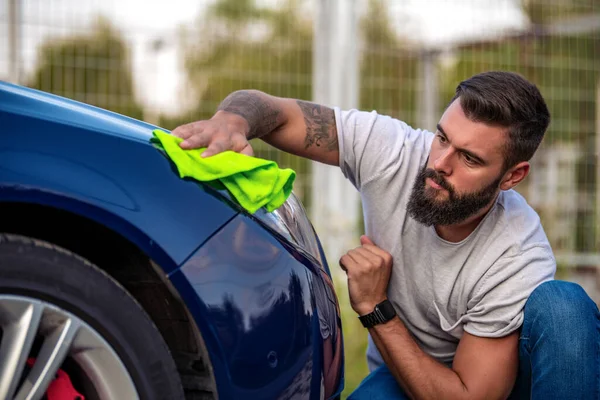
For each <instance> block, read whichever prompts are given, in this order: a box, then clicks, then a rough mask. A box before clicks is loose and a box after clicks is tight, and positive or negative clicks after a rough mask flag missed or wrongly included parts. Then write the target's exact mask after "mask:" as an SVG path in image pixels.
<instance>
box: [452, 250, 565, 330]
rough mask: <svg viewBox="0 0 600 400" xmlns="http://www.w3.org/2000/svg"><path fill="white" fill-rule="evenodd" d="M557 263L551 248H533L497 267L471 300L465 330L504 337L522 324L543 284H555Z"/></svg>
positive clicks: (486, 276)
mask: <svg viewBox="0 0 600 400" xmlns="http://www.w3.org/2000/svg"><path fill="white" fill-rule="evenodd" d="M555 271H556V263H555V260H554V256H553V255H552V252H551V249H549V248H548V245H543V244H541V245H534V246H532V247H530V248H529V249H527V250H524V251H522V252H521V253H519V254H518V255H515V256H512V257H507V258H506V259H503V260H502V261H499V262H498V263H496V264H495V265H494V266H493V267H492V268H491V269H490V271H488V273H487V274H486V275H485V276H484V277H483V278H482V282H481V284H480V285H477V286H478V289H476V290H477V291H476V293H475V295H474V296H473V297H472V298H471V299H469V301H468V304H467V313H466V315H465V316H464V317H463V318H462V320H463V322H464V325H463V329H464V331H465V332H468V333H470V334H472V335H474V336H482V337H490V338H496V337H502V336H506V335H508V334H510V333H512V332H514V331H515V330H517V329H519V328H520V327H521V325H522V324H523V315H524V314H523V308H524V306H525V303H526V301H527V298H528V297H529V295H530V294H531V293H532V292H533V290H534V289H535V288H536V287H537V286H539V285H540V284H542V283H544V282H546V281H549V280H552V279H553V278H554V273H555Z"/></svg>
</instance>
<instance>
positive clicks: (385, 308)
mask: <svg viewBox="0 0 600 400" xmlns="http://www.w3.org/2000/svg"><path fill="white" fill-rule="evenodd" d="M377 308H379V311H380V312H381V314H382V315H383V317H384V318H385V321H389V320H390V319H392V318H394V317H395V316H396V310H395V309H394V306H393V305H392V303H391V302H390V301H389V300H386V301H383V302H381V303H379V304H378V305H377Z"/></svg>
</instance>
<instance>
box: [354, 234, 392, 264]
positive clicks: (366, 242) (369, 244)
mask: <svg viewBox="0 0 600 400" xmlns="http://www.w3.org/2000/svg"><path fill="white" fill-rule="evenodd" d="M360 243H361V244H362V247H363V248H365V249H367V250H369V251H370V252H372V253H374V254H376V255H378V256H379V257H381V258H382V259H383V260H384V261H385V262H386V263H388V264H389V263H391V262H392V255H391V254H390V253H388V252H387V251H385V250H383V249H382V248H381V247H378V246H376V245H375V244H374V243H373V241H372V240H371V239H369V237H368V236H366V235H362V236H361V237H360Z"/></svg>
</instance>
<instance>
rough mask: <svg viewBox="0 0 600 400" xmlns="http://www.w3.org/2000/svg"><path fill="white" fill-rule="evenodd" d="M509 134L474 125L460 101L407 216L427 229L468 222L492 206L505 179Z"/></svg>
mask: <svg viewBox="0 0 600 400" xmlns="http://www.w3.org/2000/svg"><path fill="white" fill-rule="evenodd" d="M506 140H507V134H506V128H502V127H493V126H489V125H485V124H483V123H480V122H473V121H471V120H469V119H468V118H467V117H466V116H465V114H464V112H463V111H462V108H461V106H460V102H459V100H458V99H457V100H455V101H454V102H453V103H452V104H451V105H450V106H449V107H448V108H447V109H446V112H445V113H444V115H442V118H441V119H440V122H439V124H438V129H437V132H436V134H435V138H434V140H433V144H432V146H431V152H430V153H429V158H428V160H427V163H426V164H425V165H424V166H423V168H422V169H421V171H420V173H419V175H418V176H417V178H416V179H415V182H414V186H413V188H412V192H411V196H410V200H409V203H408V212H409V214H410V215H411V216H412V217H413V218H415V219H416V220H417V221H419V222H421V223H423V224H425V225H454V224H458V223H461V222H464V221H465V220H467V219H468V218H469V217H471V216H473V215H475V214H477V212H478V211H481V210H482V209H483V208H484V207H486V206H487V205H489V204H490V203H491V201H492V200H493V199H494V198H495V196H496V194H497V193H498V190H499V187H500V184H501V182H502V178H503V175H504V169H503V167H504V164H503V163H504V156H503V153H502V149H503V147H504V145H505V143H506Z"/></svg>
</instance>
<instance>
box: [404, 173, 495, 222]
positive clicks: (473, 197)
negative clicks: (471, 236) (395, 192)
mask: <svg viewBox="0 0 600 400" xmlns="http://www.w3.org/2000/svg"><path fill="white" fill-rule="evenodd" d="M426 178H430V179H431V180H433V181H434V182H435V183H437V184H438V185H440V186H441V187H442V188H444V189H446V190H447V191H448V198H447V199H444V200H437V199H436V194H437V193H438V192H439V190H436V189H434V188H431V187H428V186H426V185H425V179H426ZM501 180H502V175H501V176H500V177H498V179H496V180H495V181H494V182H492V183H491V184H490V185H488V186H486V187H484V188H483V189H481V190H479V191H477V192H475V193H468V194H463V195H458V194H456V191H455V190H454V187H453V186H452V185H451V184H450V183H448V182H447V181H446V180H444V178H443V177H442V176H441V175H439V174H438V173H437V172H436V171H434V170H433V169H431V168H427V164H425V165H424V166H423V168H422V169H421V171H420V172H419V175H417V178H416V179H415V183H414V184H413V188H412V192H411V194H410V199H409V201H408V205H407V211H408V214H409V215H410V216H411V217H413V218H414V219H415V220H417V221H418V222H420V223H421V224H423V225H426V226H432V225H454V224H458V223H460V222H463V221H465V220H466V219H467V218H469V217H471V216H473V215H475V214H476V213H477V212H478V211H480V210H481V209H483V208H484V207H485V206H487V205H488V204H490V202H491V201H492V200H493V198H494V197H495V196H496V190H497V189H498V187H499V185H500V181H501Z"/></svg>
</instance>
